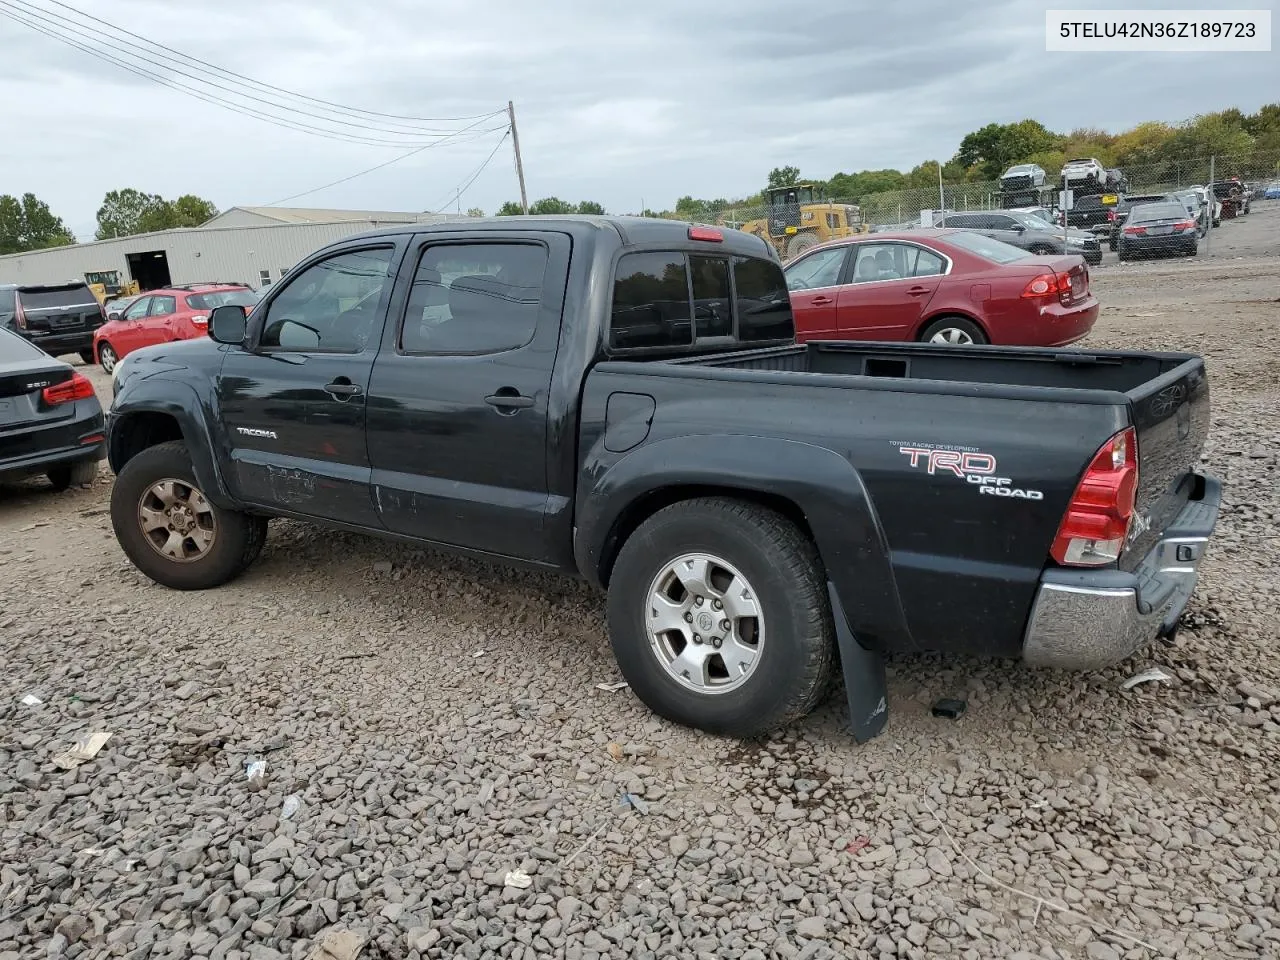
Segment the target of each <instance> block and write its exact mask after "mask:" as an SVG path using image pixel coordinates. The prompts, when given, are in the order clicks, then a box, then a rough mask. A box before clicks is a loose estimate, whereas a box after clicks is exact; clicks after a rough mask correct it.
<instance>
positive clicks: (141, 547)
mask: <svg viewBox="0 0 1280 960" xmlns="http://www.w3.org/2000/svg"><path fill="white" fill-rule="evenodd" d="M164 481H172V483H173V487H172V488H171V489H172V490H174V493H175V501H174V504H173V506H177V505H184V506H185V507H186V513H185V514H179V515H178V516H177V519H178V521H179V522H180V523H183V522H189V521H192V520H194V525H189V526H188V529H189V530H190V533H189V534H188V536H187V537H184V538H183V539H182V540H180V541H178V542H177V544H176V545H175V547H174V549H176V550H180V551H181V552H182V553H183V554H185V555H186V557H185V558H184V559H176V558H173V557H171V556H165V555H162V554H161V552H160V548H159V547H158V546H154V545H153V543H154V541H153V540H152V539H151V538H150V537H148V536H147V534H146V532H144V530H143V526H142V521H141V516H140V514H141V510H142V508H143V504H144V497H147V498H148V501H149V503H148V508H149V509H150V511H151V515H152V516H153V517H156V518H157V519H159V518H161V517H162V516H163V508H164V507H165V503H164V501H162V500H161V499H160V498H159V497H158V496H154V495H153V494H152V493H151V491H153V489H154V488H155V487H156V486H157V485H159V484H161V483H163V482H164ZM172 520H173V518H172V517H171V518H170V521H171V522H172ZM111 526H112V528H113V529H114V530H115V534H116V540H118V541H119V543H120V546H121V548H122V549H123V550H124V552H125V554H126V556H128V558H129V559H130V560H131V561H132V562H133V565H134V566H135V567H137V568H138V569H139V570H141V571H142V572H143V573H144V574H146V575H147V576H148V577H150V578H151V579H152V580H154V581H155V582H156V583H159V584H162V585H163V586H166V587H172V588H173V589H175V590H207V589H209V588H211V587H217V586H221V585H222V584H224V583H226V582H227V581H228V580H232V579H234V578H235V577H237V576H239V575H240V574H241V573H243V572H244V571H245V569H246V568H248V566H249V565H250V564H251V563H253V561H254V560H255V559H257V556H258V554H259V553H261V552H262V545H263V543H264V542H265V541H266V536H267V521H266V520H265V519H264V518H262V517H255V516H251V515H250V514H247V513H240V512H238V511H235V510H224V509H223V508H221V507H218V506H216V505H214V504H212V503H210V502H209V501H208V500H206V499H205V498H204V494H203V493H201V492H200V489H199V487H198V486H197V485H196V478H195V471H194V470H193V469H192V466H191V456H190V454H188V453H187V446H186V444H185V443H183V442H182V441H173V442H170V443H161V444H158V445H157V446H154V447H149V448H147V449H146V450H143V451H142V452H141V453H139V454H138V455H137V456H135V457H134V458H133V459H132V460H130V461H129V462H128V463H127V464H125V466H124V469H123V470H121V471H120V473H119V475H118V476H117V477H116V482H115V486H114V487H113V488H112V491H111ZM169 530H170V531H172V532H171V533H170V534H168V536H169V538H170V540H169V542H170V543H172V542H173V541H172V538H173V535H174V533H178V532H181V530H180V529H179V530H175V529H174V527H173V526H170V527H169ZM152 532H153V533H156V534H157V535H162V534H163V528H159V527H156V528H155V529H153V531H152ZM202 532H203V534H204V536H203V537H202V536H201V533H202ZM210 532H211V533H210ZM207 541H211V542H207ZM201 543H205V544H206V545H205V546H203V548H201V547H200V544H201ZM193 548H194V549H193Z"/></svg>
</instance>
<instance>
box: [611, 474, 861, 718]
mask: <svg viewBox="0 0 1280 960" xmlns="http://www.w3.org/2000/svg"><path fill="white" fill-rule="evenodd" d="M608 615H609V637H610V641H611V643H612V645H613V652H614V656H615V657H616V658H617V660H618V666H619V667H620V668H621V670H622V675H623V677H625V678H626V680H627V682H628V683H629V684H630V685H631V689H632V690H634V691H635V692H636V695H637V696H638V697H639V698H640V699H641V700H642V701H643V702H644V703H645V704H646V705H647V706H648V707H649V708H650V709H651V710H653V711H654V712H655V713H657V714H659V715H660V716H663V717H666V718H667V719H668V720H673V721H675V722H676V723H681V724H684V725H686V726H690V727H696V728H698V729H700V730H705V731H707V732H708V733H716V734H727V735H729V736H734V737H757V736H761V735H763V734H766V733H768V732H770V731H771V730H775V729H777V728H778V727H780V726H783V725H785V724H787V723H790V722H792V721H794V720H797V719H799V718H801V717H803V716H805V715H806V714H807V713H809V711H811V710H812V709H813V708H814V706H816V705H817V703H818V702H819V701H820V700H821V699H822V697H823V695H824V694H825V693H826V692H827V689H828V687H829V686H830V681H831V676H832V671H833V663H834V655H835V654H834V651H835V646H834V638H835V629H834V625H833V622H832V619H831V610H830V607H829V604H828V601H827V591H826V576H825V574H824V573H823V571H822V563H821V560H820V559H819V557H818V553H817V550H816V549H815V548H814V546H813V544H812V543H811V542H810V541H809V539H808V538H807V537H805V536H804V535H803V534H802V533H801V532H800V531H799V530H798V529H796V527H795V525H794V524H792V523H790V522H789V521H788V520H787V519H785V518H784V517H782V516H781V515H779V514H777V513H775V512H774V511H772V510H767V509H765V508H763V507H758V506H756V505H754V504H749V503H743V502H741V501H738V500H731V499H725V498H718V497H717V498H706V499H698V500H687V501H684V502H683V503H677V504H674V505H673V506H670V507H667V508H665V509H663V510H660V511H658V512H657V513H655V514H654V515H653V516H652V517H650V518H649V519H648V520H646V521H645V522H644V523H643V524H641V525H640V527H639V528H638V529H637V530H636V531H635V532H634V533H633V534H632V535H631V536H630V537H629V538H628V539H627V541H626V543H625V544H623V547H622V550H621V552H620V553H619V554H618V560H617V563H616V564H615V565H614V568H613V573H612V575H611V577H610V580H609V597H608Z"/></svg>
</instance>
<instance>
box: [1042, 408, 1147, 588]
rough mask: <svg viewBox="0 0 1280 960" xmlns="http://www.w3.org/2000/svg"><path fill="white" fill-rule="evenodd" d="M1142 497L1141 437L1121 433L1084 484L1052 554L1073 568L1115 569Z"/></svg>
mask: <svg viewBox="0 0 1280 960" xmlns="http://www.w3.org/2000/svg"><path fill="white" fill-rule="evenodd" d="M1137 493H1138V435H1137V433H1135V432H1134V429H1133V427H1127V428H1125V429H1124V430H1121V431H1120V432H1119V433H1117V434H1116V435H1115V436H1114V437H1112V438H1111V439H1110V440H1108V441H1107V442H1106V443H1104V444H1103V445H1102V449H1101V450H1099V451H1098V452H1097V454H1096V455H1095V456H1094V458H1093V461H1092V462H1091V463H1090V464H1089V467H1088V469H1087V470H1085V472H1084V476H1083V477H1081V478H1080V483H1079V484H1077V486H1076V492H1075V493H1074V494H1073V495H1072V497H1071V502H1070V503H1068V504H1067V512H1066V515H1065V516H1064V517H1063V518H1062V524H1061V525H1060V526H1059V527H1058V535H1057V536H1056V537H1055V538H1054V540H1053V548H1052V549H1051V550H1050V551H1049V552H1050V553H1051V554H1052V556H1053V559H1054V560H1057V561H1058V563H1061V564H1063V565H1064V566H1068V567H1100V566H1105V565H1106V564H1108V563H1113V562H1115V561H1116V560H1117V559H1119V557H1120V551H1121V550H1123V549H1124V542H1125V538H1126V537H1128V535H1129V521H1130V520H1131V519H1132V518H1133V507H1134V503H1135V500H1136V498H1137Z"/></svg>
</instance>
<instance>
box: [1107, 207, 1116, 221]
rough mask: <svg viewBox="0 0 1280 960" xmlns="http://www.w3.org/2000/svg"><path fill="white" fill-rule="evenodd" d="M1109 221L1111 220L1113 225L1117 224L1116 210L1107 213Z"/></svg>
mask: <svg viewBox="0 0 1280 960" xmlns="http://www.w3.org/2000/svg"><path fill="white" fill-rule="evenodd" d="M1107 219H1108V220H1110V221H1111V222H1112V223H1115V222H1116V212H1115V211H1114V210H1108V211H1107Z"/></svg>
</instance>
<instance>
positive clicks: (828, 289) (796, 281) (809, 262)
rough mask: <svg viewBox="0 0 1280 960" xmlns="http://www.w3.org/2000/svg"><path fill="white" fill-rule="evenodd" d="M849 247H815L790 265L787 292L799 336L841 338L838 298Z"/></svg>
mask: <svg viewBox="0 0 1280 960" xmlns="http://www.w3.org/2000/svg"><path fill="white" fill-rule="evenodd" d="M848 254H849V247H847V246H845V247H828V248H827V249H825V250H815V251H814V252H813V253H810V254H808V255H807V256H803V257H800V258H799V259H797V260H796V261H794V262H793V263H789V264H787V270H786V275H787V291H788V292H789V293H790V294H791V312H792V316H793V317H794V318H795V325H796V339H797V340H799V341H800V342H801V343H803V342H804V341H806V340H838V339H840V333H839V331H838V330H837V328H836V300H837V298H838V297H839V294H840V291H839V284H840V280H841V274H842V273H843V271H844V264H845V261H846V260H847V259H848Z"/></svg>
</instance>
